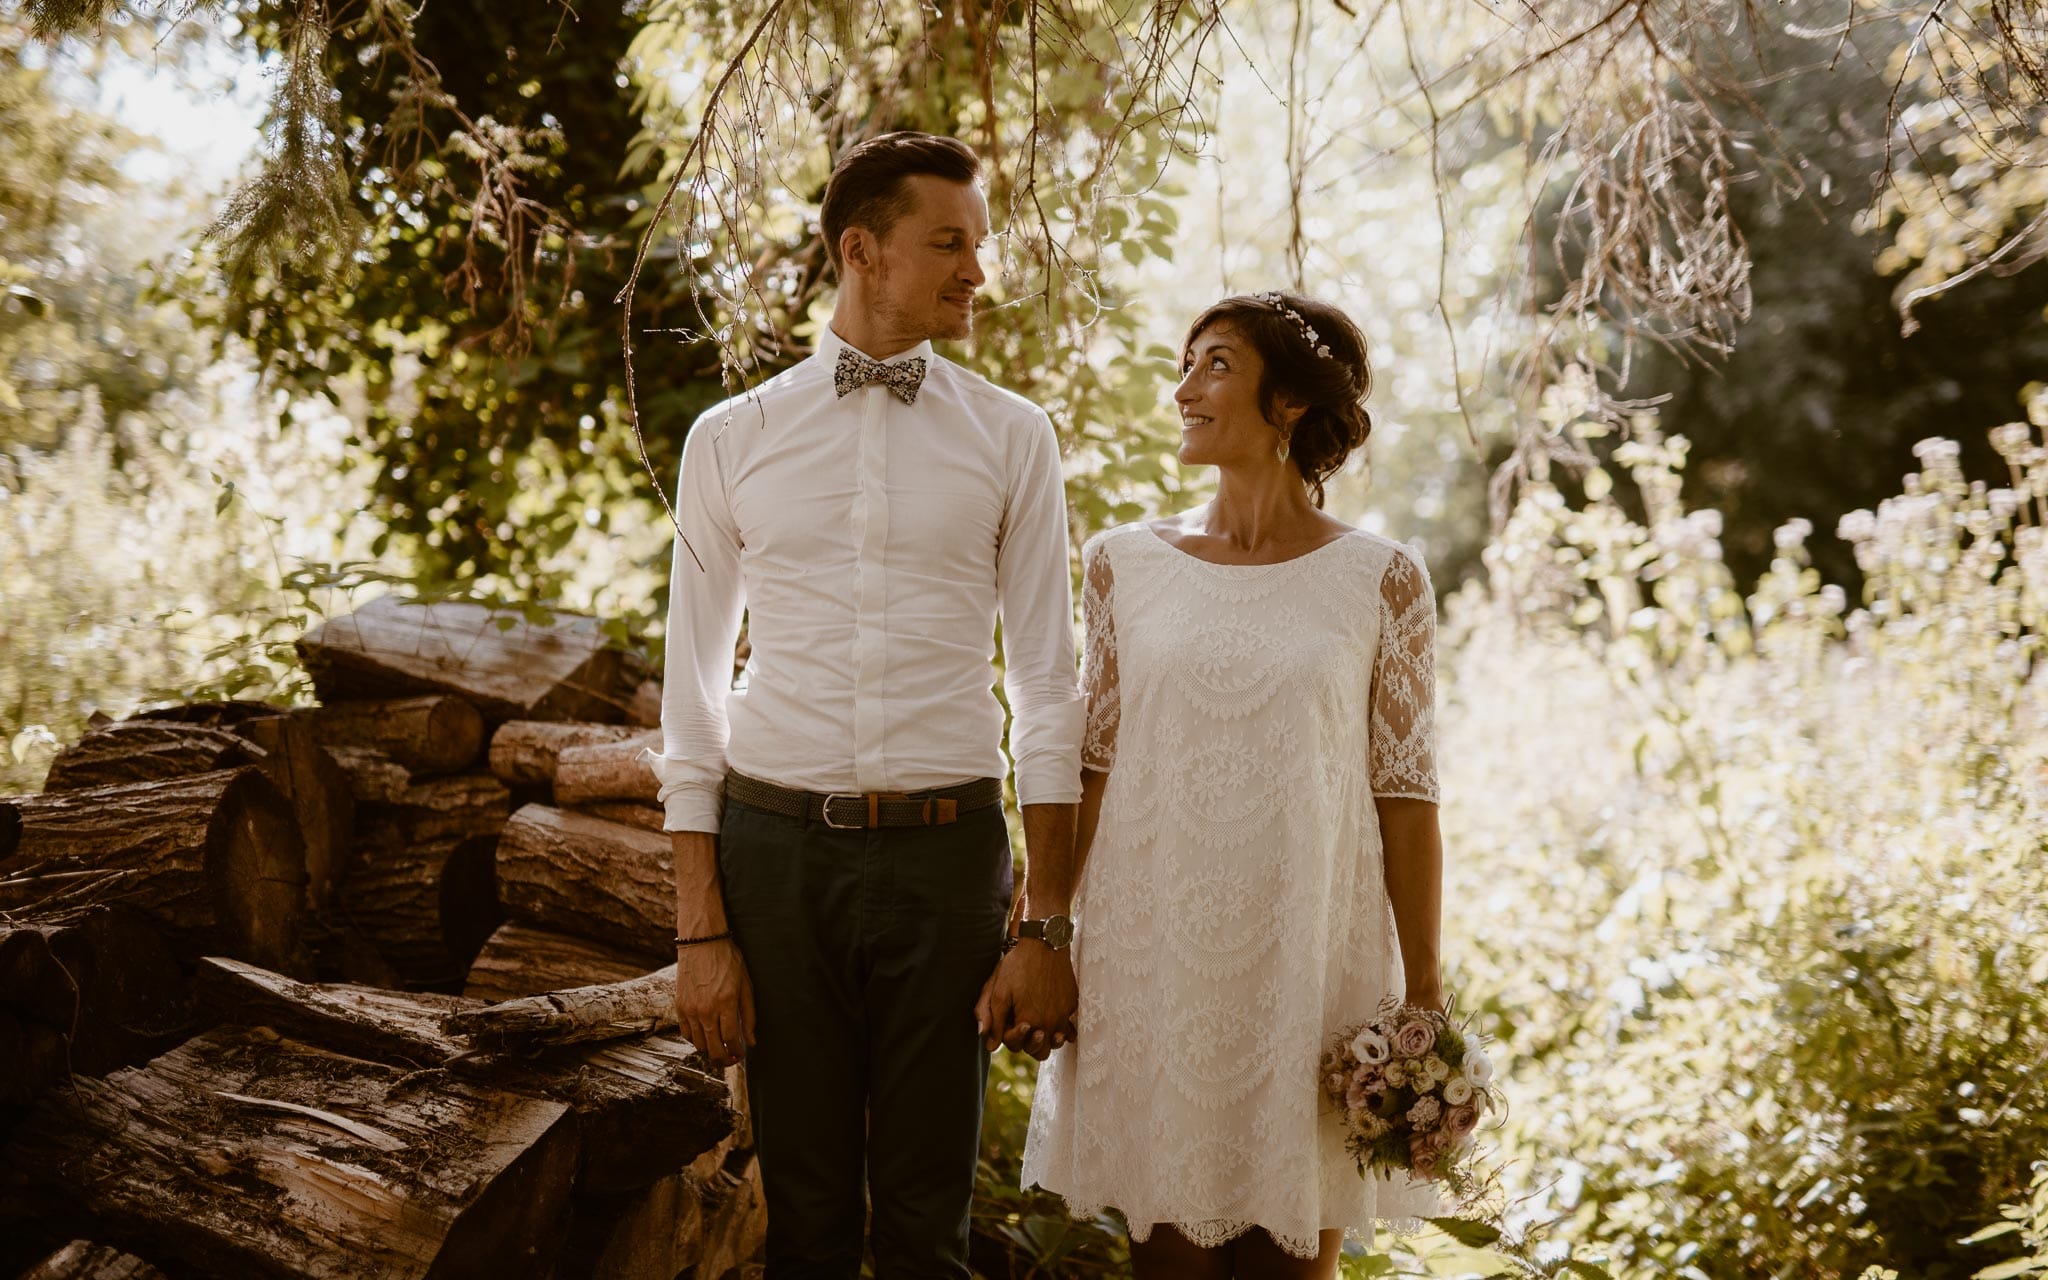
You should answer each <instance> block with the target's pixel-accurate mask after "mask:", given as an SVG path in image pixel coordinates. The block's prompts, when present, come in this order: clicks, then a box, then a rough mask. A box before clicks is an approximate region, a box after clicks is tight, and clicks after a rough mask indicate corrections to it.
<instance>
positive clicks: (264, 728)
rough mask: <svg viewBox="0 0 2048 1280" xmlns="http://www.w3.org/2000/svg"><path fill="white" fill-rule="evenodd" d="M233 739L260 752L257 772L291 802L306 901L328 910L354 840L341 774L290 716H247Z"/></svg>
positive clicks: (351, 805) (348, 792)
mask: <svg viewBox="0 0 2048 1280" xmlns="http://www.w3.org/2000/svg"><path fill="white" fill-rule="evenodd" d="M234 731H235V732H236V733H237V734H239V735H241V736H242V737H244V738H247V739H248V740H249V741H250V742H253V743H255V744H256V745H257V746H258V747H261V748H262V749H263V751H264V753H265V758H264V761H263V770H264V772H265V773H267V774H269V775H270V780H271V781H272V782H273V783H276V784H277V789H278V790H279V791H281V792H283V793H284V797H285V799H286V800H288V801H290V802H291V806H292V812H293V813H295V814H297V815H298V820H299V836H300V838H301V839H302V840H304V841H305V845H306V902H307V905H308V906H310V907H312V908H313V910H314V911H316V912H325V911H327V910H329V909H330V908H332V907H333V905H334V895H335V893H336V891H337V890H338V889H339V887H340V885H341V881H342V880H343V879H344V878H345V877H346V876H347V874H348V869H349V859H350V856H351V854H352V850H353V845H354V841H355V821H356V820H355V812H356V806H355V796H354V794H353V789H352V785H351V783H350V780H349V776H348V773H347V771H346V770H344V769H343V768H342V767H341V766H340V765H339V764H338V763H336V762H335V759H334V757H333V756H332V755H329V754H328V753H327V752H326V751H325V750H323V749H322V748H321V746H320V744H319V742H318V741H316V740H315V738H314V736H313V734H312V733H311V732H310V731H309V730H308V729H307V727H306V726H305V725H304V724H302V723H300V721H299V720H298V718H297V717H296V716H289V715H270V716H249V717H247V718H245V719H243V720H242V721H241V722H240V723H238V724H237V725H236V726H235V730H234Z"/></svg>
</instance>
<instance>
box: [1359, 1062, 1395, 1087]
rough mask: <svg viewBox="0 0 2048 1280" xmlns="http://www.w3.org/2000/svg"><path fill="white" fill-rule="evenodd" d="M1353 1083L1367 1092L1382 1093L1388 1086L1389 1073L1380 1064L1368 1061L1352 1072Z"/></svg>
mask: <svg viewBox="0 0 2048 1280" xmlns="http://www.w3.org/2000/svg"><path fill="white" fill-rule="evenodd" d="M1351 1083H1353V1084H1355V1085H1357V1086H1358V1087H1359V1088H1361V1089H1363V1090H1365V1091H1366V1092H1367V1093H1381V1092H1384V1091H1385V1090H1386V1087H1387V1073H1386V1072H1385V1071H1384V1070H1382V1069H1381V1068H1379V1067H1378V1066H1375V1065H1374V1064H1372V1063H1370V1062H1368V1063H1367V1064H1365V1065H1364V1066H1362V1067H1360V1068H1359V1069H1358V1070H1356V1071H1354V1072H1352V1073H1351Z"/></svg>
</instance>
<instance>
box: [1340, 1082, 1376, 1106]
mask: <svg viewBox="0 0 2048 1280" xmlns="http://www.w3.org/2000/svg"><path fill="white" fill-rule="evenodd" d="M1344 1105H1345V1106H1346V1107H1349V1108H1350V1109H1351V1110H1353V1111H1363V1110H1365V1109H1366V1108H1367V1107H1369V1106H1371V1105H1372V1094H1370V1093H1368V1092H1367V1091H1366V1088H1365V1086H1364V1085H1362V1084H1359V1083H1357V1082H1355V1081H1354V1082H1353V1083H1352V1084H1350V1085H1349V1086H1348V1087H1346V1089H1345V1090H1344Z"/></svg>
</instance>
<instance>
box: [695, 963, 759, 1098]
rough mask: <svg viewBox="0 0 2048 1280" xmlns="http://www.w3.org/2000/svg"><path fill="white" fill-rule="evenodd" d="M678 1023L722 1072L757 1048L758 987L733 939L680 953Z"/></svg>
mask: <svg viewBox="0 0 2048 1280" xmlns="http://www.w3.org/2000/svg"><path fill="white" fill-rule="evenodd" d="M676 1024H677V1026H678V1028H679V1029H680V1030H681V1031H682V1033H683V1038H684V1039H685V1040H688V1041H689V1042H690V1043H691V1044H693V1045H695V1046H697V1048H698V1049H699V1050H700V1051H701V1052H702V1053H703V1054H704V1057H705V1058H706V1059H707V1060H709V1061H710V1063H711V1065H712V1066H713V1067H714V1068H717V1069H719V1070H723V1069H725V1068H726V1067H729V1066H731V1065H733V1064H734V1063H736V1062H738V1061H739V1060H740V1057H741V1055H742V1054H744V1053H745V1052H746V1050H747V1048H748V1046H750V1045H752V1044H753V1043H754V987H753V984H752V983H750V982H748V981H747V966H746V964H745V963H744V962H742V961H741V959H740V949H739V948H738V947H736V946H734V945H733V943H732V941H731V939H727V940H725V941H723V942H700V943H696V944H694V945H692V946H687V947H684V948H682V949H681V950H679V951H678V952H676Z"/></svg>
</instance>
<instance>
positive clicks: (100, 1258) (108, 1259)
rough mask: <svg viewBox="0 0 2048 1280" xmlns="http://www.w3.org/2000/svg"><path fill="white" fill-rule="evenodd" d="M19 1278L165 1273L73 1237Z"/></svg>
mask: <svg viewBox="0 0 2048 1280" xmlns="http://www.w3.org/2000/svg"><path fill="white" fill-rule="evenodd" d="M20 1280H164V1273H163V1272H161V1271H158V1270H157V1269H156V1268H155V1267H152V1266H150V1265H149V1264H148V1263H147V1262H144V1261H143V1260H142V1259H140V1258H138V1257H136V1256H135V1255H134V1254H132V1253H123V1252H121V1251H120V1250H119V1249H116V1248H114V1247H112V1246H111V1245H104V1244H94V1243H93V1242H92V1241H90V1240H73V1241H72V1242H71V1243H70V1244H67V1245H65V1246H64V1247H63V1248H62V1249H59V1250H57V1252H55V1253H53V1254H51V1255H50V1256H49V1257H47V1258H45V1259H43V1260H42V1261H41V1262H38V1263H37V1264H36V1265H34V1266H33V1267H30V1268H29V1269H28V1270H27V1271H24V1272H22V1273H21V1276H20ZM670 1280H673V1277H671V1278H670Z"/></svg>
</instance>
